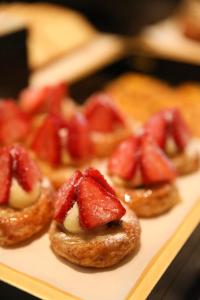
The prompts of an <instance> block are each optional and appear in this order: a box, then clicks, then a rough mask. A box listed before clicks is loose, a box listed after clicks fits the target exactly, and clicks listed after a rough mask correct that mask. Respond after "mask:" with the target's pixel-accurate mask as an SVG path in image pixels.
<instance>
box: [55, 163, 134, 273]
mask: <svg viewBox="0 0 200 300" xmlns="http://www.w3.org/2000/svg"><path fill="white" fill-rule="evenodd" d="M55 207H56V208H55V213H54V221H53V223H52V225H51V228H50V241H51V247H52V249H53V250H54V252H55V253H56V254H57V255H59V256H62V257H63V258H65V259H66V260H68V261H70V262H72V263H75V264H77V265H81V266H86V267H96V268H105V267H110V266H113V265H115V264H117V263H118V262H120V261H121V260H122V259H123V258H124V257H125V256H127V255H128V254H131V253H133V252H134V250H135V249H136V248H137V247H138V245H139V241H140V226H139V223H138V220H137V218H136V216H135V215H134V213H133V212H132V211H130V210H129V209H128V208H127V209H125V207H124V206H122V204H121V203H120V201H119V200H118V199H117V197H116V194H115V191H114V190H113V189H112V187H111V186H110V185H109V184H108V183H107V182H106V180H105V179H104V177H103V176H102V175H101V174H100V173H99V172H98V171H97V170H95V169H92V168H90V169H87V170H86V171H84V172H83V173H81V172H80V171H76V172H75V174H74V175H73V176H72V177H71V178H70V179H69V180H68V181H67V182H65V183H64V185H63V186H62V187H61V188H60V189H59V191H58V192H57V195H56V203H55Z"/></svg>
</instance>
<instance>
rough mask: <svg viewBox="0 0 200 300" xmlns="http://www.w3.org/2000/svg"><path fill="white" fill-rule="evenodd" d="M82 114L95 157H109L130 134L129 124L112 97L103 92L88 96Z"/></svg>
mask: <svg viewBox="0 0 200 300" xmlns="http://www.w3.org/2000/svg"><path fill="white" fill-rule="evenodd" d="M83 113H84V114H85V117H86V119H87V120H88V123H89V127H90V131H91V139H92V141H93V144H94V152H95V155H96V156H97V157H107V156H110V155H111V153H112V152H113V150H114V149H115V147H116V146H117V145H118V144H119V143H120V142H121V141H122V140H124V139H125V138H127V137H128V136H129V135H130V133H131V124H128V122H127V121H125V118H124V117H123V116H122V115H121V113H120V111H119V110H118V109H117V107H116V106H115V104H114V101H113V100H112V97H111V96H110V95H109V94H107V93H105V92H98V93H95V94H93V95H92V96H90V97H89V99H88V100H87V101H86V103H85V104H84V107H83Z"/></svg>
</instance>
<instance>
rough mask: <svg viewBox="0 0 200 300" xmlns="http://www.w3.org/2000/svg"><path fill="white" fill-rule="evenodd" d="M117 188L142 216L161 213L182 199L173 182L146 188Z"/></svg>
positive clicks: (122, 196) (132, 207) (125, 200)
mask: <svg viewBox="0 0 200 300" xmlns="http://www.w3.org/2000/svg"><path fill="white" fill-rule="evenodd" d="M115 190H116V192H117V196H118V197H119V198H120V199H121V200H122V201H123V202H124V203H126V204H127V205H128V206H129V207H130V208H131V209H132V210H134V212H135V213H136V215H137V216H138V217H142V218H150V217H155V216H158V215H161V214H163V213H165V212H167V211H169V210H170V209H171V208H172V207H173V206H174V205H175V204H176V203H177V202H178V201H179V200H180V198H179V194H178V191H177V188H176V186H175V185H173V184H162V185H160V186H156V187H153V188H152V187H151V188H146V189H142V188H135V189H133V188H126V187H115ZM125 195H126V196H125Z"/></svg>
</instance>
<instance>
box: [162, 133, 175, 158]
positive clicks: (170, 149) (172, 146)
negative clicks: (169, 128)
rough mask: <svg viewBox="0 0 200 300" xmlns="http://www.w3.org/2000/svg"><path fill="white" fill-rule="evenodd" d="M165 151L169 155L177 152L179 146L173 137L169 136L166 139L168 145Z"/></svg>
mask: <svg viewBox="0 0 200 300" xmlns="http://www.w3.org/2000/svg"><path fill="white" fill-rule="evenodd" d="M165 152H166V153H167V154H168V155H169V156H173V155H175V154H176V153H177V146H176V144H175V142H174V139H173V138H172V137H168V138H167V141H166V146H165Z"/></svg>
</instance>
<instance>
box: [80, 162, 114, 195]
mask: <svg viewBox="0 0 200 300" xmlns="http://www.w3.org/2000/svg"><path fill="white" fill-rule="evenodd" d="M83 174H84V175H87V176H89V177H91V178H92V179H94V180H95V181H96V182H97V183H99V184H100V185H101V186H102V187H103V188H104V189H106V191H107V192H109V193H111V194H112V195H114V196H116V193H115V191H114V190H113V188H112V187H111V186H110V185H109V184H108V182H107V181H106V180H105V178H104V177H103V175H101V173H100V172H99V171H98V170H96V169H93V168H88V169H87V170H85V171H84V173H83Z"/></svg>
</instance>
